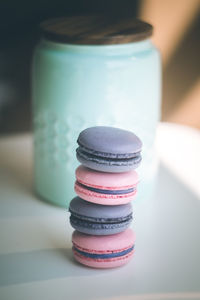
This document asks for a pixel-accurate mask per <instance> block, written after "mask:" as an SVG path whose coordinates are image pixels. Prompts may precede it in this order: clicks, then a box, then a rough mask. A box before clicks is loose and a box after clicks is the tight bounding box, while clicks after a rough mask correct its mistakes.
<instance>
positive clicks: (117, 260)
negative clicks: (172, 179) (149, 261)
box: [69, 126, 142, 268]
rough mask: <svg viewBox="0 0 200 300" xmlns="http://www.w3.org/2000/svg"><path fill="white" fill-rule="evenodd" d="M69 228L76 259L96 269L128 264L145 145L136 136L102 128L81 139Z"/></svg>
mask: <svg viewBox="0 0 200 300" xmlns="http://www.w3.org/2000/svg"><path fill="white" fill-rule="evenodd" d="M77 142H78V145H79V147H78V148H77V150H76V151H77V159H78V160H79V162H80V163H81V165H80V166H79V167H78V168H77V169H76V182H75V192H76V194H77V195H78V196H77V197H75V198H74V199H72V201H71V202H70V207H69V211H70V213H71V216H70V223H71V225H72V227H73V228H74V229H75V231H74V232H73V234H72V243H73V248H72V250H73V254H74V257H75V259H76V260H77V261H78V262H80V263H82V264H84V265H87V266H90V267H94V268H112V267H117V266H121V265H123V264H125V263H127V262H128V261H129V260H130V259H131V257H132V256H133V252H134V244H135V234H134V232H133V230H132V229H130V228H129V226H130V224H131V222H132V205H131V203H130V202H131V201H132V200H133V199H134V198H135V197H136V194H137V184H138V174H137V173H136V171H135V170H134V169H136V168H137V167H138V166H139V164H140V162H141V148H142V142H141V141H140V139H139V138H138V137H137V136H136V135H135V134H134V133H132V132H130V131H126V130H122V129H119V128H114V127H104V126H97V127H91V128H87V129H85V130H83V131H82V132H81V133H80V135H79V137H78V140H77Z"/></svg>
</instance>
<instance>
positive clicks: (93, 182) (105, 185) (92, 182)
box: [76, 165, 139, 190]
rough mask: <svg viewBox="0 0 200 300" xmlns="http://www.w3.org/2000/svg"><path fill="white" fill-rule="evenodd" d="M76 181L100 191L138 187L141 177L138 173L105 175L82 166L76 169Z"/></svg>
mask: <svg viewBox="0 0 200 300" xmlns="http://www.w3.org/2000/svg"><path fill="white" fill-rule="evenodd" d="M76 179H77V180H78V181H79V182H80V183H82V184H84V185H87V186H91V187H94V188H99V189H108V190H109V189H111V190H119V189H127V188H130V187H133V186H136V185H137V184H138V182H139V177H138V174H137V172H136V171H134V170H132V171H130V172H124V173H123V174H122V173H104V172H98V171H95V170H91V169H89V168H86V167H84V166H82V165H80V166H79V167H78V168H77V169H76Z"/></svg>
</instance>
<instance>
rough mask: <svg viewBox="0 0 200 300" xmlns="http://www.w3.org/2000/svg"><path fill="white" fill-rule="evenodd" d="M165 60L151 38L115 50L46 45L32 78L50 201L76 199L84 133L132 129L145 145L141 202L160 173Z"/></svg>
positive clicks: (40, 172)
mask: <svg viewBox="0 0 200 300" xmlns="http://www.w3.org/2000/svg"><path fill="white" fill-rule="evenodd" d="M160 71H161V70H160V56H159V53H158V51H157V50H156V49H155V47H154V46H153V45H152V43H151V42H150V41H149V40H146V41H142V42H135V43H130V44H121V45H109V46H77V45H65V44H58V43H53V42H49V41H45V40H43V41H41V42H40V44H39V45H38V47H37V48H36V50H35V55H34V60H33V73H32V91H33V95H32V98H33V123H34V184H35V189H36V192H37V193H38V194H39V195H40V196H41V197H42V198H44V199H46V200H48V201H50V202H52V203H55V204H57V205H61V206H67V205H68V204H69V202H70V200H71V199H72V197H73V196H74V190H73V187H74V181H75V175H74V172H75V168H76V167H77V166H78V162H77V160H76V154H75V153H76V152H75V149H76V147H77V144H76V140H77V137H78V134H79V133H80V131H81V130H83V129H85V128H87V127H90V126H96V125H106V126H115V127H120V128H124V129H128V130H131V131H133V132H134V133H135V134H137V135H138V136H139V137H140V138H141V139H142V141H143V151H142V155H143V161H142V164H141V167H139V169H138V172H139V174H140V177H141V179H142V184H141V187H139V194H138V195H139V198H143V199H144V197H148V196H149V193H150V189H151V187H152V185H153V180H154V177H155V174H156V157H155V153H154V147H153V145H154V138H155V131H156V125H157V122H158V120H159V117H160V79H161V78H160V77H161V72H160Z"/></svg>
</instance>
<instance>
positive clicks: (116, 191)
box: [76, 181, 136, 195]
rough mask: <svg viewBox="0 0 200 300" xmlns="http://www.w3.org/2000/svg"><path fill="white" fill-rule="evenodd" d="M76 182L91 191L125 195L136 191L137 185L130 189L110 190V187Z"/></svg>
mask: <svg viewBox="0 0 200 300" xmlns="http://www.w3.org/2000/svg"><path fill="white" fill-rule="evenodd" d="M76 184H77V185H78V186H80V187H82V188H85V189H87V190H89V191H92V192H95V193H99V194H106V195H124V194H130V193H133V192H135V191H136V187H131V188H128V189H122V190H108V189H99V188H95V187H91V186H87V185H85V184H82V183H80V182H79V181H76Z"/></svg>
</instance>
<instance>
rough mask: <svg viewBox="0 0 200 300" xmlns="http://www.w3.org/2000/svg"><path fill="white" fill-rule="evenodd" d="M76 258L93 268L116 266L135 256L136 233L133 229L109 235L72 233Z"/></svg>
mask: <svg viewBox="0 0 200 300" xmlns="http://www.w3.org/2000/svg"><path fill="white" fill-rule="evenodd" d="M72 243H73V248H72V251H73V254H74V258H75V259H76V260H77V261H78V262H80V263H81V264H84V265H87V266H89V267H93V268H114V267H119V266H122V265H124V264H126V263H127V262H129V261H130V259H131V258H132V256H133V253H134V245H135V233H134V232H133V231H132V229H130V228H129V229H127V230H126V231H123V232H120V233H117V234H114V235H107V236H96V235H87V234H84V233H81V232H78V231H74V232H73V234H72Z"/></svg>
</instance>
